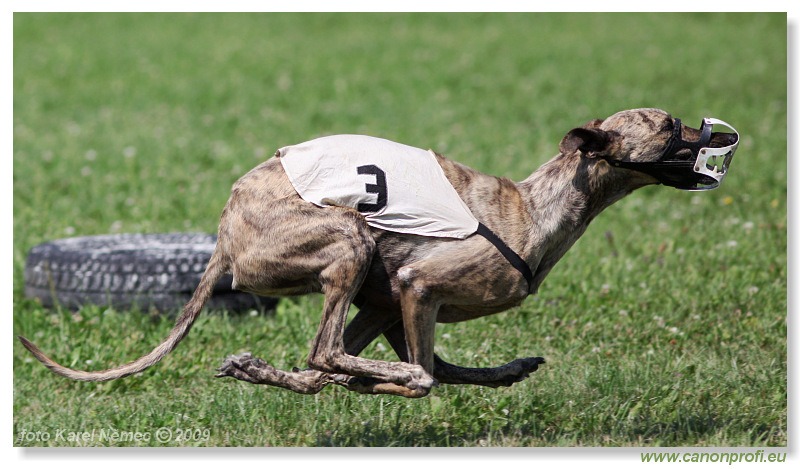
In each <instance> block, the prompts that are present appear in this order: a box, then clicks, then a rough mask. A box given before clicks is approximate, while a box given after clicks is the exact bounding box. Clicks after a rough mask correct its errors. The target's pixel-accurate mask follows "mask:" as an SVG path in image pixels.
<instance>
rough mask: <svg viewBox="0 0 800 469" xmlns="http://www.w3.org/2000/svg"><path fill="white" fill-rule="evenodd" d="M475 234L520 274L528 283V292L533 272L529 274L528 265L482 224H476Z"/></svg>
mask: <svg viewBox="0 0 800 469" xmlns="http://www.w3.org/2000/svg"><path fill="white" fill-rule="evenodd" d="M476 233H478V234H479V235H481V236H483V237H484V238H486V240H487V241H489V242H490V243H492V244H493V245H494V247H496V248H497V250H498V251H500V254H502V255H503V257H505V258H506V260H507V261H508V262H509V263H510V264H511V265H512V266H513V267H514V268H515V269H517V270H519V273H521V274H522V276H523V277H525V281H527V282H528V292H530V291H531V285H532V284H533V272H531V268H530V267H528V264H527V263H526V262H525V261H524V260H523V259H522V258H521V257H519V254H517V253H516V252H514V250H513V249H511V248H510V247H508V245H507V244H506V243H504V242H503V240H502V239H500V238H499V237H498V236H497V235H496V234H494V232H493V231H492V230H490V229H489V228H487V227H486V225H484V224H483V223H478V231H476Z"/></svg>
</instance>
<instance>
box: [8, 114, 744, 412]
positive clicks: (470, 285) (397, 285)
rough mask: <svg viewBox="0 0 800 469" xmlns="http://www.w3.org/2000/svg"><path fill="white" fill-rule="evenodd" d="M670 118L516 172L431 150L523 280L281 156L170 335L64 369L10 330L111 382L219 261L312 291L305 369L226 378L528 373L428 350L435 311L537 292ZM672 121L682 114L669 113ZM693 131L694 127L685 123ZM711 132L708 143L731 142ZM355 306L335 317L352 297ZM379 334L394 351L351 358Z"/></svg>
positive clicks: (237, 215) (228, 211)
mask: <svg viewBox="0 0 800 469" xmlns="http://www.w3.org/2000/svg"><path fill="white" fill-rule="evenodd" d="M675 125H676V121H675V120H674V119H673V118H672V117H671V116H670V115H669V114H667V113H666V112H664V111H660V110H656V109H637V110H631V111H623V112H620V113H617V114H615V115H613V116H611V117H609V118H608V119H605V120H603V121H599V120H597V121H592V122H590V123H588V124H586V125H585V126H584V127H581V128H576V129H573V130H572V131H570V132H569V133H568V134H567V135H566V136H565V137H564V139H563V140H562V141H561V144H560V153H559V154H558V155H557V156H556V157H554V158H553V159H552V160H550V161H549V162H548V163H546V164H545V165H544V166H542V167H541V168H540V169H539V170H537V171H536V172H534V173H533V174H532V175H531V176H530V177H528V178H527V179H525V180H524V181H522V182H520V183H513V182H512V181H509V180H507V179H504V178H497V177H493V176H488V175H484V174H481V173H479V172H477V171H475V170H472V169H470V168H468V167H466V166H464V165H461V164H459V163H456V162H454V161H451V160H449V159H447V158H444V157H442V156H441V155H436V160H437V162H438V163H439V165H440V166H441V168H442V170H443V171H444V174H445V176H446V178H447V180H448V181H449V182H450V184H452V186H453V188H455V190H456V191H457V193H458V195H459V196H460V198H461V199H462V200H463V202H464V203H465V204H466V205H467V206H468V208H469V210H470V211H471V212H472V214H473V215H474V216H475V218H477V220H479V221H480V223H482V224H483V225H485V226H487V227H488V228H489V229H490V230H491V231H493V232H494V233H496V235H497V236H498V237H499V238H500V239H502V240H503V241H504V243H505V244H506V245H507V246H508V248H510V249H511V250H513V251H514V252H515V253H517V254H518V255H519V256H520V257H521V258H522V259H523V260H524V261H525V263H526V264H527V266H529V267H530V270H531V271H532V273H533V276H532V281H531V282H530V283H529V282H527V281H526V279H525V278H524V277H523V276H522V275H520V272H519V271H518V270H516V269H515V268H513V267H512V266H511V265H510V264H509V262H507V261H506V259H505V258H504V257H503V256H502V255H501V253H500V252H499V251H498V250H497V249H495V247H494V246H493V245H492V244H491V243H490V242H489V241H488V240H487V239H486V238H485V237H482V236H478V235H472V236H469V237H467V238H465V239H453V238H436V237H424V236H418V235H414V234H402V233H396V232H391V231H384V230H380V229H376V228H374V227H371V226H369V225H368V223H367V222H366V220H365V218H364V216H363V215H362V214H361V213H359V212H358V211H356V210H354V209H351V208H346V207H335V206H334V207H319V206H316V205H314V204H311V203H309V202H306V201H305V200H303V199H302V198H301V197H300V196H299V195H298V193H297V192H296V190H295V188H294V187H293V185H292V183H291V182H290V180H289V178H288V177H287V175H286V173H285V171H284V169H283V167H282V165H281V162H280V154H278V155H276V157H274V158H271V159H270V160H268V161H266V162H264V163H262V164H261V165H259V166H258V167H256V168H254V169H253V170H252V171H250V172H249V173H247V174H246V175H245V176H243V177H242V178H241V179H240V180H239V181H238V182H236V184H235V185H234V186H233V189H232V193H231V197H230V199H229V201H228V203H227V205H226V206H225V209H224V210H223V212H222V216H221V219H220V225H219V238H218V243H217V247H216V250H215V251H214V254H213V255H212V258H211V260H210V262H209V265H208V268H207V270H206V272H205V274H204V275H203V277H202V279H201V282H200V285H199V286H198V288H197V290H196V291H195V293H194V295H193V297H192V299H191V300H190V301H189V303H187V305H186V307H185V308H184V311H183V313H182V315H181V316H180V317H179V318H178V320H177V323H176V326H175V328H174V329H173V331H172V332H171V333H170V335H169V337H168V338H167V339H166V340H165V341H164V342H163V343H162V344H161V345H159V346H158V347H157V348H156V349H154V350H153V351H152V352H151V353H150V354H148V355H146V356H144V357H142V358H140V359H138V360H136V361H134V362H131V363H129V364H127V365H122V366H120V367H117V368H113V369H110V370H105V371H96V372H84V371H77V370H71V369H69V368H66V367H63V366H61V365H59V364H57V363H55V362H54V361H52V360H51V359H50V358H48V357H47V356H45V355H44V354H43V353H42V352H41V351H40V350H39V349H38V348H37V347H36V346H35V345H33V344H32V343H30V342H29V341H27V340H25V339H24V338H21V340H22V342H23V343H24V344H25V346H26V347H27V348H28V349H29V350H31V352H33V354H34V355H35V356H36V357H37V358H38V359H39V360H40V361H42V362H43V363H44V364H45V365H46V366H48V367H49V368H50V369H51V370H53V371H54V372H56V373H58V374H60V375H63V376H66V377H69V378H73V379H79V380H108V379H115V378H119V377H122V376H127V375H130V374H132V373H136V372H139V371H141V370H143V369H145V368H147V367H149V366H151V365H153V364H154V363H156V362H158V361H159V360H160V359H161V358H162V357H163V356H164V355H166V354H167V353H168V352H169V351H171V350H172V349H173V348H174V347H175V346H176V345H177V344H178V342H179V341H180V340H181V339H182V338H183V337H184V336H185V335H186V334H187V333H188V331H189V328H190V327H191V324H192V323H193V321H194V320H195V318H196V317H197V315H198V314H199V312H200V310H201V309H202V307H203V305H204V303H205V302H206V300H207V299H208V297H209V296H210V294H211V289H212V287H213V285H214V283H216V281H217V280H218V279H219V277H220V276H222V275H223V274H224V273H226V272H231V273H232V274H233V278H234V287H235V288H238V289H241V290H245V291H250V292H254V293H257V294H260V295H302V294H307V293H313V292H317V293H322V294H323V295H324V298H325V301H324V306H323V312H322V319H321V321H320V325H319V329H318V331H317V334H316V337H315V338H314V341H313V344H312V347H311V351H310V353H309V356H308V366H309V367H310V369H307V370H298V369H294V370H292V371H281V370H277V369H275V368H273V367H271V366H270V365H268V364H267V363H265V362H264V361H263V360H261V359H258V358H254V357H253V356H252V355H250V354H244V355H239V356H232V357H229V358H227V359H226V360H225V361H224V363H223V365H222V367H221V368H220V370H219V374H218V375H217V376H231V377H234V378H237V379H241V380H244V381H248V382H251V383H258V384H270V385H274V386H280V387H284V388H287V389H290V390H293V391H296V392H301V393H316V392H318V391H320V390H321V389H322V388H323V387H324V386H326V385H327V384H330V383H335V384H339V385H342V386H344V387H346V388H348V389H351V390H354V391H358V392H363V393H389V394H396V395H401V396H407V397H420V396H425V395H426V394H428V392H429V391H430V389H431V388H432V387H433V386H434V385H436V383H437V382H440V383H451V384H478V385H484V386H508V385H511V384H513V383H514V382H517V381H520V380H522V379H524V378H526V377H527V376H528V374H529V373H531V372H533V371H536V369H537V368H538V366H539V365H540V364H542V363H544V360H543V359H542V358H540V357H532V358H523V359H517V360H514V361H512V362H510V363H507V364H505V365H502V366H499V367H495V368H465V367H459V366H456V365H452V364H449V363H447V362H445V361H443V360H442V359H441V358H439V357H438V356H436V355H435V354H434V353H433V349H434V329H435V324H436V322H458V321H465V320H468V319H473V318H477V317H480V316H484V315H487V314H493V313H496V312H500V311H504V310H506V309H508V308H511V307H513V306H516V305H518V304H520V302H522V300H523V299H525V297H526V296H527V295H528V294H530V293H534V292H535V291H536V289H537V288H538V286H539V285H540V284H541V282H542V281H543V280H544V278H545V276H546V275H547V274H548V273H549V272H550V269H551V268H552V267H553V266H554V265H555V263H556V262H557V261H558V260H559V259H560V258H561V257H562V256H563V255H564V253H565V252H566V251H567V250H568V249H569V248H570V247H571V246H572V244H573V243H574V242H575V241H576V240H577V239H578V237H580V236H581V235H582V234H583V232H584V231H585V229H586V227H587V226H588V224H589V222H590V221H591V220H592V219H593V218H594V217H595V216H596V215H598V214H599V213H600V212H601V211H602V210H603V209H605V208H606V207H608V206H609V205H611V204H612V203H614V202H615V201H617V200H619V199H621V198H622V197H624V196H625V195H627V194H629V193H630V192H631V191H633V190H635V189H637V188H639V187H642V186H645V185H648V184H655V183H657V182H658V181H657V180H656V179H655V178H653V177H652V176H651V175H648V174H645V173H642V172H638V171H635V170H631V169H622V168H615V167H614V166H613V165H612V164H609V162H613V161H630V162H653V161H656V160H657V159H658V158H659V157H660V156H661V155H662V154H663V153H664V149H665V148H666V147H667V145H668V143H669V141H670V137H671V135H672V134H673V130H674V126H675ZM677 125H681V124H680V123H677ZM683 132H684V134H687V135H689V136H690V137H691V136H692V135H694V134H696V133H697V132H698V130H696V129H691V128H689V127H683ZM731 139H732V137H731V135H730V134H724V133H718V134H714V135H713V137H712V140H711V145H712V146H717V147H721V146H724V145H729V144H730V143H731ZM351 303H352V304H355V305H356V306H357V307H358V308H359V312H358V314H357V315H356V316H355V317H354V318H353V319H352V320H351V322H350V323H349V324H347V325H346V324H345V323H346V319H347V313H348V309H349V307H350V304H351ZM381 334H383V335H384V336H385V337H386V338H387V340H388V341H389V343H390V344H391V346H392V348H393V349H394V350H395V352H396V353H397V355H398V356H399V358H400V360H401V361H400V362H384V361H378V360H370V359H365V358H360V357H358V355H359V353H360V352H361V351H362V350H363V349H364V348H365V347H366V346H367V345H368V344H369V343H371V342H372V341H373V340H374V339H375V338H376V337H378V336H380V335H381Z"/></svg>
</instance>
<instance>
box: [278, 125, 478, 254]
mask: <svg viewBox="0 0 800 469" xmlns="http://www.w3.org/2000/svg"><path fill="white" fill-rule="evenodd" d="M278 156H279V158H280V161H281V164H282V165H283V169H284V170H285V171H286V174H287V176H288V177H289V181H291V183H292V185H293V186H294V188H295V190H296V191H297V193H298V194H300V197H302V198H303V200H306V201H308V202H311V203H313V204H315V205H318V206H320V207H327V206H332V205H333V206H339V207H351V208H354V209H356V210H358V211H359V212H361V214H363V215H364V217H365V218H366V220H367V224H369V225H370V226H374V227H375V228H380V229H382V230H388V231H396V232H399V233H410V234H416V235H421V236H436V237H446V238H459V239H464V238H466V237H467V236H469V235H471V234H473V233H475V232H476V231H477V229H478V220H477V219H476V218H475V217H474V216H473V215H472V212H470V210H469V208H468V207H467V205H466V204H465V203H464V201H462V200H461V197H459V196H458V193H457V192H456V190H455V189H454V188H453V186H452V185H451V184H450V181H448V180H447V177H445V175H444V171H442V168H441V166H439V163H438V162H437V161H436V156H434V154H433V152H431V151H425V150H422V149H420V148H414V147H410V146H408V145H402V144H400V143H395V142H392V141H389V140H384V139H381V138H375V137H367V136H363V135H333V136H330V137H322V138H318V139H315V140H311V141H309V142H305V143H300V144H297V145H292V146H288V147H284V148H281V149H280V150H278Z"/></svg>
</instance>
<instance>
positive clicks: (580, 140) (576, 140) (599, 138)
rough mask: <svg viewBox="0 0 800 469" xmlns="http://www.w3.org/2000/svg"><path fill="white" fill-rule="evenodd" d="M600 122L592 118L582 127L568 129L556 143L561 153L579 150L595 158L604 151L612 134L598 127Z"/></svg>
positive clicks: (571, 152) (611, 138) (609, 142)
mask: <svg viewBox="0 0 800 469" xmlns="http://www.w3.org/2000/svg"><path fill="white" fill-rule="evenodd" d="M602 122H603V121H602V120H593V121H590V122H588V123H587V124H586V125H585V126H583V127H578V128H575V129H572V130H570V131H569V133H567V135H566V136H564V138H563V139H561V143H559V145H558V148H559V150H561V153H563V154H565V155H571V154H573V153H575V152H576V151H579V152H581V154H582V155H583V156H586V157H589V158H595V157H596V156H597V155H598V154H600V153H603V152H604V151H606V150H607V149H608V147H609V145H610V144H611V141H612V140H613V139H614V134H613V133H612V132H606V131H605V130H601V129H600V128H599V127H600V124H601V123H602Z"/></svg>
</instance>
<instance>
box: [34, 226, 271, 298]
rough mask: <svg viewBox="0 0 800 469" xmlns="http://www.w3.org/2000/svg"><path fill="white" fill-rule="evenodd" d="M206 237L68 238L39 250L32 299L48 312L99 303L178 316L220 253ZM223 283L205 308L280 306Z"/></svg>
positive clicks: (212, 238)
mask: <svg viewBox="0 0 800 469" xmlns="http://www.w3.org/2000/svg"><path fill="white" fill-rule="evenodd" d="M216 242H217V237H216V236H215V235H211V234H206V233H169V234H116V235H100V236H84V237H77V238H64V239H59V240H55V241H51V242H48V243H44V244H40V245H38V246H35V247H34V248H32V249H31V250H30V252H29V253H28V257H27V259H26V262H25V295H26V296H27V297H29V298H37V299H38V300H39V301H40V302H41V303H42V304H43V305H44V306H46V307H53V306H55V305H61V306H64V307H67V308H70V309H77V308H80V307H81V306H84V305H87V304H92V305H100V306H113V307H114V308H117V309H130V308H140V309H142V310H150V309H152V308H155V309H157V310H159V311H171V310H179V309H181V308H182V307H183V305H184V304H185V303H186V302H187V301H188V300H189V298H190V297H191V295H192V292H193V291H194V289H195V287H197V284H198V283H199V282H200V277H201V276H202V274H203V272H204V271H205V268H206V264H207V263H208V260H209V259H210V258H211V253H212V252H213V251H214V246H215V245H216ZM231 283H232V277H231V276H230V275H226V276H224V277H223V278H222V279H221V280H220V281H219V282H218V283H217V285H216V286H215V287H214V294H213V296H212V297H211V299H210V300H209V302H208V303H207V304H206V306H207V307H208V308H211V309H225V310H229V311H247V310H253V309H257V310H261V311H264V310H268V309H272V308H274V307H275V304H276V303H277V300H276V299H274V298H266V297H260V296H256V295H253V294H250V293H244V292H239V291H234V290H233V289H232V288H231Z"/></svg>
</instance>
